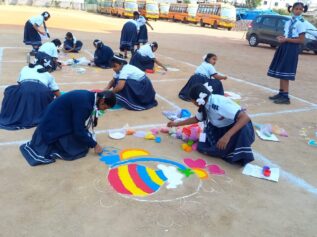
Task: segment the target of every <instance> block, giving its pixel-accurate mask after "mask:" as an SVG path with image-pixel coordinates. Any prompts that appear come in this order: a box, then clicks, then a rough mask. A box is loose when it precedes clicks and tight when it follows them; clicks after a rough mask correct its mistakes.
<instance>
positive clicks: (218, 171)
mask: <svg viewBox="0 0 317 237" xmlns="http://www.w3.org/2000/svg"><path fill="white" fill-rule="evenodd" d="M207 169H208V171H209V173H210V174H214V175H224V174H225V171H224V170H223V169H221V168H220V166H218V165H207Z"/></svg>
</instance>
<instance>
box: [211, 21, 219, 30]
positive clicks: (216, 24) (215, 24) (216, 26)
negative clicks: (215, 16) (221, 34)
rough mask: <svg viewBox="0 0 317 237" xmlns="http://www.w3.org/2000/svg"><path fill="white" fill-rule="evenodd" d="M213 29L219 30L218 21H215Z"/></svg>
mask: <svg viewBox="0 0 317 237" xmlns="http://www.w3.org/2000/svg"><path fill="white" fill-rule="evenodd" d="M212 28H214V29H218V23H217V21H214V24H213V25H212Z"/></svg>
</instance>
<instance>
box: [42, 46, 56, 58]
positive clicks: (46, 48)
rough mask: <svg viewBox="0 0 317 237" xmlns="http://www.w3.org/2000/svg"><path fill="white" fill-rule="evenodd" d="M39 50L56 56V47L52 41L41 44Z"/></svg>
mask: <svg viewBox="0 0 317 237" xmlns="http://www.w3.org/2000/svg"><path fill="white" fill-rule="evenodd" d="M39 52H43V53H46V54H48V55H49V56H51V57H53V58H58V52H57V47H56V45H55V44H54V43H52V42H46V43H45V44H43V45H42V46H41V47H40V49H39Z"/></svg>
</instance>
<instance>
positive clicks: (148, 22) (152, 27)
mask: <svg viewBox="0 0 317 237" xmlns="http://www.w3.org/2000/svg"><path fill="white" fill-rule="evenodd" d="M145 24H147V25H148V26H149V27H150V28H151V29H152V30H154V28H153V27H152V26H151V24H150V23H149V22H148V21H146V22H145Z"/></svg>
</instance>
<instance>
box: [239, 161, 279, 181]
mask: <svg viewBox="0 0 317 237" xmlns="http://www.w3.org/2000/svg"><path fill="white" fill-rule="evenodd" d="M270 170H271V174H270V176H268V177H266V176H264V175H263V168H262V167H260V166H257V165H252V164H247V165H246V166H245V167H244V169H243V171H242V174H244V175H248V176H253V177H256V178H260V179H267V180H270V181H275V182H278V179H279V176H280V169H279V168H270Z"/></svg>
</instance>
